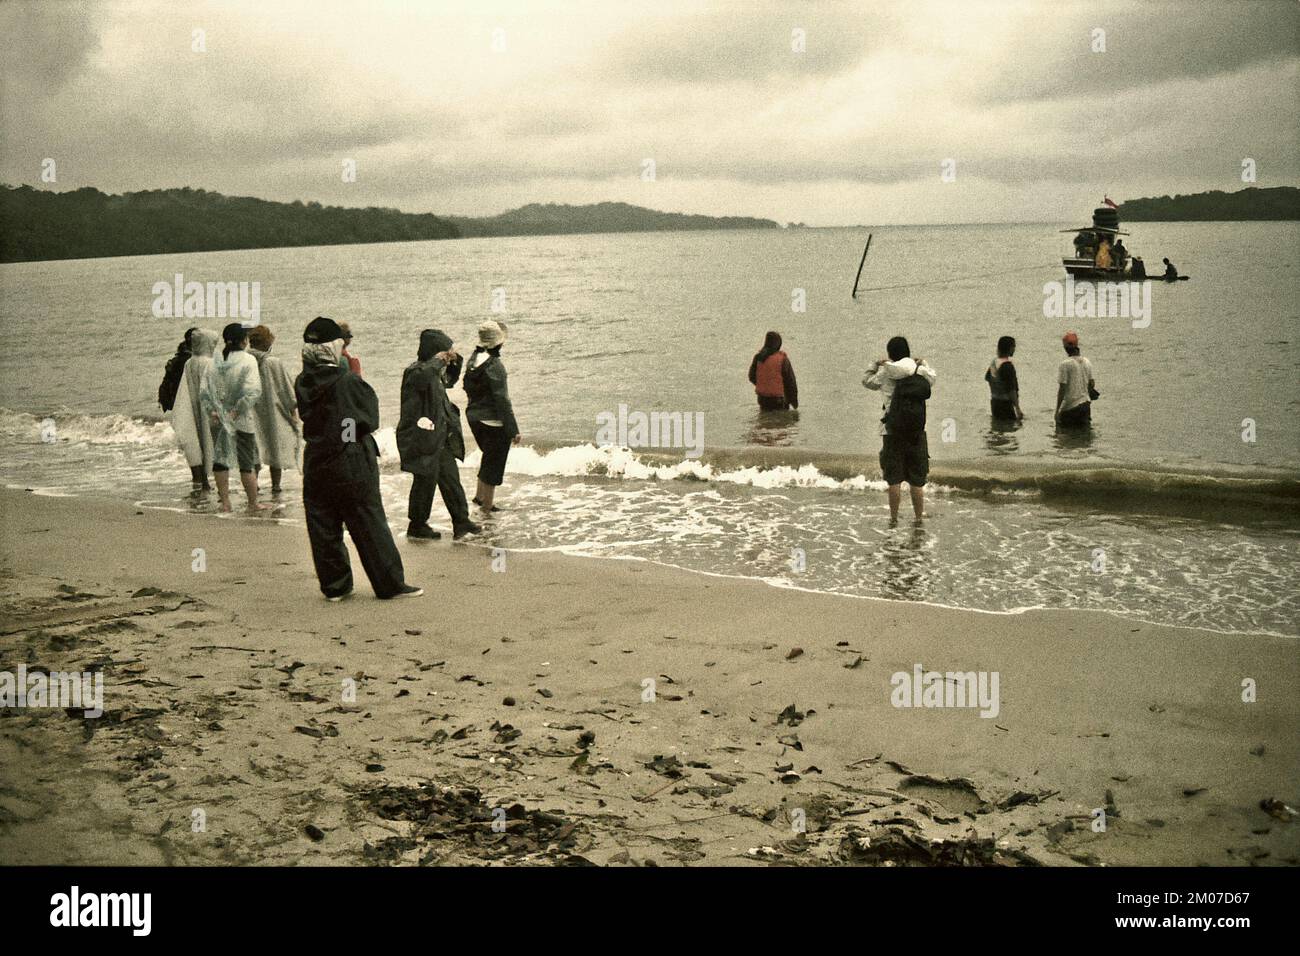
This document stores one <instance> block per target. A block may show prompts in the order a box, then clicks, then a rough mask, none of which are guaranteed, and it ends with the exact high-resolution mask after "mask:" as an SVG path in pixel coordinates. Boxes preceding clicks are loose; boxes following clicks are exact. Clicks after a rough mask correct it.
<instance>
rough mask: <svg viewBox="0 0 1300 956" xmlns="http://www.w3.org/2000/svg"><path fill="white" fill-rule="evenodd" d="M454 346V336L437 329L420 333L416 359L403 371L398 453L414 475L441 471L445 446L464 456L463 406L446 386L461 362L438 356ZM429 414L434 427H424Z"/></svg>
mask: <svg viewBox="0 0 1300 956" xmlns="http://www.w3.org/2000/svg"><path fill="white" fill-rule="evenodd" d="M449 348H451V339H450V338H448V337H447V335H446V334H444V333H443V332H440V331H439V330H438V329H425V330H424V331H423V332H421V333H420V349H419V352H418V353H417V354H416V359H415V361H414V362H412V363H411V364H410V365H408V366H407V367H406V371H404V372H403V373H402V412H401V417H400V419H399V420H398V423H397V453H398V454H399V455H400V456H401V459H402V471H409V472H411V473H412V474H415V475H433V474H436V473H437V471H438V456H439V455H440V454H441V453H442V450H443V448H444V447H445V448H446V449H447V450H449V451H450V452H451V454H452V456H453V457H454V458H457V459H460V460H464V458H465V436H464V433H463V432H462V430H461V424H460V409H459V408H457V407H456V406H455V405H453V404H452V403H451V399H450V398H448V397H447V389H448V388H449V387H450V386H452V385H454V384H455V383H456V380H457V379H458V378H459V377H460V369H461V363H460V362H459V361H456V362H453V363H452V364H451V365H446V364H444V363H443V361H442V359H440V358H436V355H437V353H439V352H445V351H447V349H449ZM422 418H427V419H428V420H429V421H430V422H432V423H433V427H432V428H421V427H420V426H419V424H418V422H419V421H420V419H422Z"/></svg>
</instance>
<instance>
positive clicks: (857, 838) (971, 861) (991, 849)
mask: <svg viewBox="0 0 1300 956" xmlns="http://www.w3.org/2000/svg"><path fill="white" fill-rule="evenodd" d="M838 855H839V858H840V860H841V861H842V862H844V863H849V864H857V865H867V866H1042V863H1041V862H1040V861H1038V860H1036V859H1034V857H1032V856H1031V855H1030V854H1029V853H1027V852H1025V851H1024V850H1019V849H1013V848H1012V847H1010V846H1009V845H1008V844H1007V842H1006V841H1005V840H1001V841H998V840H994V839H993V837H978V836H975V835H973V834H972V835H970V836H962V837H957V838H947V839H931V838H929V837H926V836H925V835H924V834H922V833H917V832H912V831H911V830H908V829H907V828H906V827H905V826H895V825H893V821H889V823H888V824H886V825H885V826H882V827H880V828H877V829H875V830H872V831H870V832H867V831H864V830H862V829H860V828H858V827H856V826H850V827H849V828H848V832H846V833H845V834H844V836H842V837H841V838H840V844H839V851H838Z"/></svg>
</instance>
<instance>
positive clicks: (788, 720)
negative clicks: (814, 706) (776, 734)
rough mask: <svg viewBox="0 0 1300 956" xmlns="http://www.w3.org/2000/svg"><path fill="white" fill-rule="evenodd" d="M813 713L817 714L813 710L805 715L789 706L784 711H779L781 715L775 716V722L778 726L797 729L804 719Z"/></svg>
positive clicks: (793, 706) (791, 705)
mask: <svg viewBox="0 0 1300 956" xmlns="http://www.w3.org/2000/svg"><path fill="white" fill-rule="evenodd" d="M815 713H817V711H815V710H810V711H808V712H807V713H803V712H801V711H800V710H799V709H798V708H797V707H795V705H794V704H789V705H788V706H787V707H786V708H785V710H783V711H781V713H779V714H777V715H776V722H777V723H778V724H788V725H789V726H791V727H798V726H799V725H800V724H802V723H803V722H804V719H805V718H807V717H808V715H809V714H815Z"/></svg>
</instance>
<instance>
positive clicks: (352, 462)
mask: <svg viewBox="0 0 1300 956" xmlns="http://www.w3.org/2000/svg"><path fill="white" fill-rule="evenodd" d="M293 390H294V395H295V397H296V398H297V399H298V415H299V417H301V418H302V437H303V441H305V442H306V446H307V447H306V449H305V450H304V452H303V456H302V493H303V497H304V498H311V497H314V496H316V495H318V494H319V495H330V494H336V493H337V492H339V491H344V490H350V489H354V488H357V487H358V486H362V485H364V486H367V487H368V486H369V485H370V484H371V483H372V482H376V481H378V480H379V465H378V458H379V445H378V444H377V443H376V442H375V438H374V432H375V431H376V430H377V429H378V428H379V399H378V397H377V396H376V395H375V390H374V389H373V388H371V387H370V386H369V385H367V384H366V382H365V380H364V379H363V378H361V376H359V375H357V374H355V373H353V372H351V371H349V370H348V369H346V368H343V367H341V366H338V365H308V366H305V367H304V368H303V370H302V373H301V374H299V376H298V378H297V380H296V381H295V382H294V385H293Z"/></svg>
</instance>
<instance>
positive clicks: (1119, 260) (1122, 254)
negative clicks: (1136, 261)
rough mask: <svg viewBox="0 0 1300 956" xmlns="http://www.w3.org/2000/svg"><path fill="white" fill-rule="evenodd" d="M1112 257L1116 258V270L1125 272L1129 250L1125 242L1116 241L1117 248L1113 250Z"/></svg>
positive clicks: (1121, 240)
mask: <svg viewBox="0 0 1300 956" xmlns="http://www.w3.org/2000/svg"><path fill="white" fill-rule="evenodd" d="M1111 255H1113V256H1114V257H1115V268H1117V269H1119V271H1120V272H1123V271H1124V261H1125V260H1126V259H1127V258H1128V250H1127V249H1125V248H1124V240H1123V239H1116V240H1115V248H1114V249H1112V250H1111Z"/></svg>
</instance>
